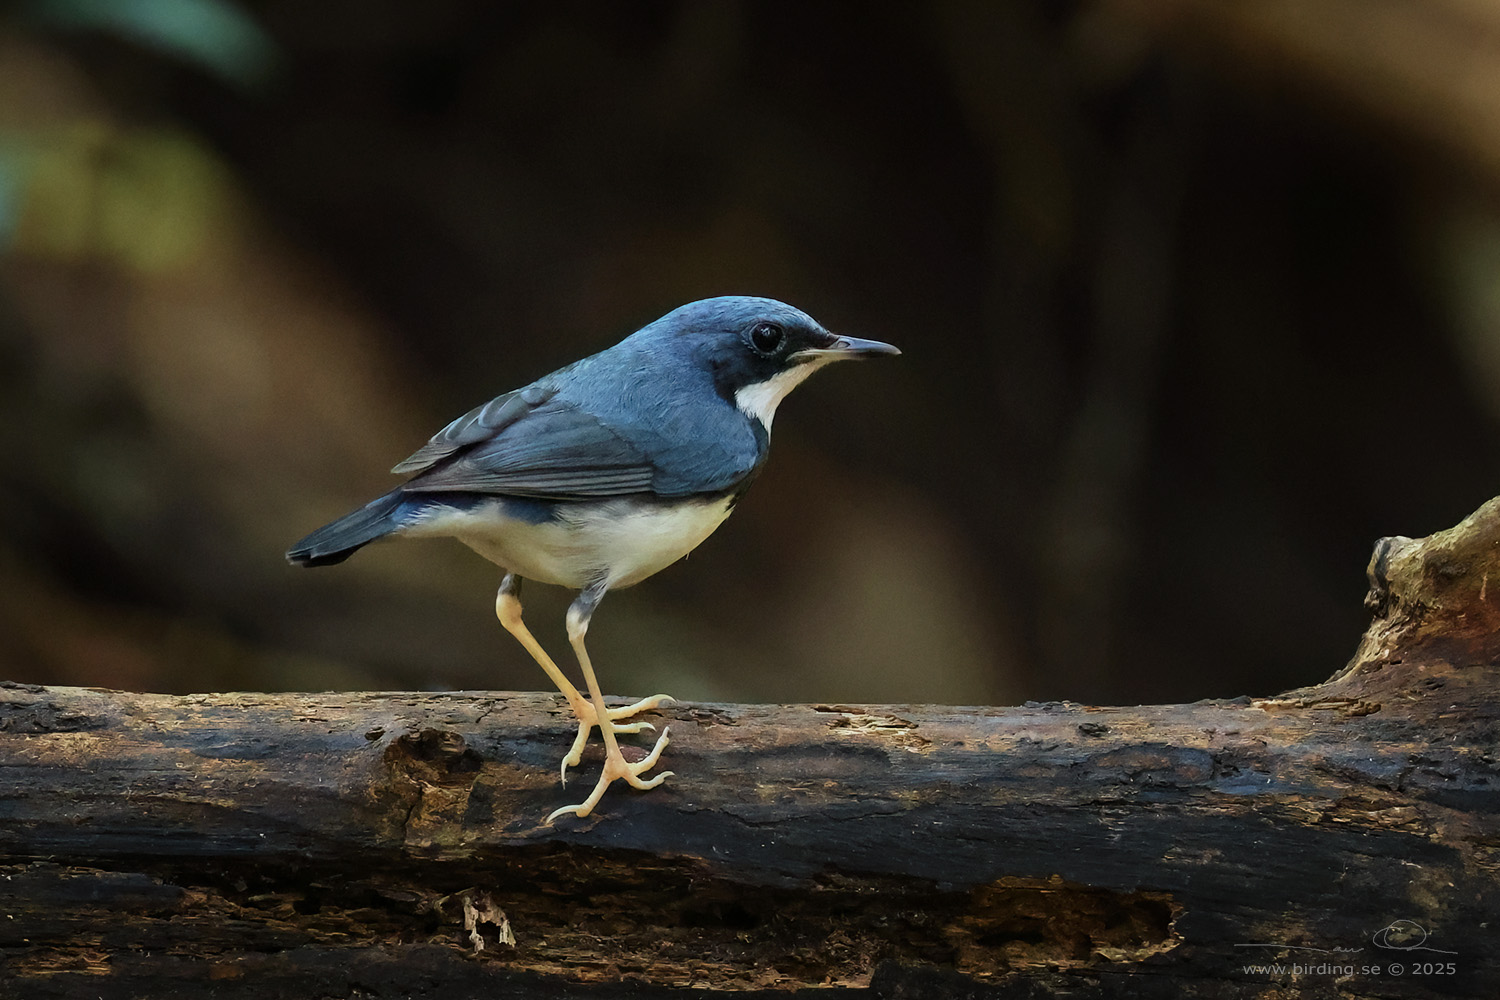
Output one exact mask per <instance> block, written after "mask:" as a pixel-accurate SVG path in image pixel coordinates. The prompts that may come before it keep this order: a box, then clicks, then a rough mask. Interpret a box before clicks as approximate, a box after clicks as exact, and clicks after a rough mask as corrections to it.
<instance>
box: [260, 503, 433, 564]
mask: <svg viewBox="0 0 1500 1000" xmlns="http://www.w3.org/2000/svg"><path fill="white" fill-rule="evenodd" d="M408 499H409V498H408V497H406V495H405V494H404V493H403V492H402V491H401V490H399V489H397V490H392V491H391V492H389V493H387V494H386V495H385V496H383V497H380V498H379V499H376V500H371V501H370V502H369V503H367V504H365V505H364V506H363V507H361V508H360V509H359V510H356V511H354V512H353V513H352V514H345V515H344V516H343V517H341V518H339V519H338V520H337V521H334V522H333V523H332V524H325V525H324V526H323V527H321V528H319V529H318V530H317V531H314V532H313V533H312V534H310V535H308V536H307V537H306V538H304V539H302V541H300V542H298V543H297V544H296V545H293V546H292V547H291V549H290V550H288V552H287V554H286V560H287V562H289V563H293V564H294V565H297V566H332V565H334V564H335V563H341V562H343V561H344V560H345V559H348V558H349V557H350V556H352V555H353V554H354V553H355V552H356V551H357V550H359V549H360V548H361V547H362V546H365V545H368V544H369V543H370V542H373V541H375V539H377V538H382V537H384V536H386V535H389V534H390V533H391V532H393V531H395V530H396V529H397V528H399V527H401V525H402V515H403V514H404V513H405V511H403V510H402V507H403V506H404V505H405V504H406V503H407V502H408Z"/></svg>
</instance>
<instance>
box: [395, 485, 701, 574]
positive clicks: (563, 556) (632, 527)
mask: <svg viewBox="0 0 1500 1000" xmlns="http://www.w3.org/2000/svg"><path fill="white" fill-rule="evenodd" d="M729 509H730V503H729V500H728V499H727V498H725V499H716V500H686V501H683V502H680V503H640V502H637V501H634V500H632V499H630V498H627V497H620V498H615V499H608V500H597V501H580V502H577V503H572V504H566V505H564V506H562V507H561V508H559V510H558V516H557V517H556V519H554V520H549V521H544V522H542V523H540V524H533V523H529V522H527V521H525V520H521V519H518V518H513V517H510V516H508V515H507V514H506V512H505V502H504V500H502V499H498V498H497V499H496V500H495V501H493V502H491V503H488V504H484V505H481V506H479V507H476V508H474V509H472V510H466V511H458V510H453V509H452V508H447V509H443V508H438V510H437V511H435V512H434V514H433V515H432V516H431V517H429V518H427V519H425V520H424V521H422V522H420V523H417V524H413V525H411V526H409V527H408V528H407V529H406V532H405V533H406V534H410V535H429V536H430V535H451V536H453V537H455V538H457V539H459V541H461V542H463V543H464V544H465V545H467V546H469V548H471V549H473V550H474V551H475V552H478V553H479V554H480V555H482V556H484V557H485V558H486V559H488V560H490V561H491V562H493V563H496V564H498V565H500V566H502V567H504V568H505V569H506V570H508V571H510V572H512V573H515V574H517V575H519V576H521V577H524V578H526V579H528V580H535V581H537V582H538V583H553V584H559V585H561V586H564V587H572V588H573V589H575V590H577V589H580V588H582V587H586V586H588V585H589V584H591V583H594V582H596V581H598V580H600V579H603V580H604V581H605V582H606V583H607V584H608V585H609V586H610V587H616V588H618V587H628V586H630V585H631V584H633V583H639V582H640V581H642V580H644V579H646V577H648V576H651V575H652V574H653V573H657V572H660V571H661V570H663V569H666V568H667V567H668V566H670V565H672V563H674V562H676V561H677V560H679V559H681V558H682V557H683V556H685V555H687V554H688V553H689V552H691V551H692V550H693V549H695V548H697V547H698V545H699V544H700V543H701V542H702V541H703V540H704V539H705V538H707V537H708V536H709V535H711V534H713V532H714V529H715V528H717V527H718V526H719V525H721V524H723V523H724V519H725V518H726V517H728V516H729Z"/></svg>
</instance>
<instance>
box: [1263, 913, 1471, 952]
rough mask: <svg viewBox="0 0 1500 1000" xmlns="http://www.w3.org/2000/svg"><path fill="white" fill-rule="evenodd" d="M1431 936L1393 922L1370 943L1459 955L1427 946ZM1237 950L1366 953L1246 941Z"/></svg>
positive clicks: (1415, 926)
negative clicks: (1265, 949)
mask: <svg viewBox="0 0 1500 1000" xmlns="http://www.w3.org/2000/svg"><path fill="white" fill-rule="evenodd" d="M1430 936H1431V935H1430V934H1428V933H1427V928H1425V927H1423V926H1422V925H1421V924H1419V923H1417V922H1416V921H1415V920H1406V919H1404V918H1403V919H1401V920H1392V921H1391V922H1390V923H1388V924H1386V925H1385V926H1384V927H1382V928H1380V930H1378V931H1376V932H1375V933H1374V934H1371V935H1370V943H1372V944H1373V945H1375V947H1377V948H1381V949H1384V950H1385V951H1430V952H1432V953H1434V954H1437V955H1457V954H1458V952H1456V951H1447V950H1445V949H1443V948H1433V947H1430V946H1429V945H1428V944H1427V939H1428V938H1429V937H1430ZM1235 947H1236V948H1283V949H1285V950H1287V951H1311V952H1317V953H1318V954H1320V955H1349V954H1353V953H1355V952H1360V951H1364V950H1365V949H1364V948H1363V947H1360V948H1339V947H1335V948H1314V947H1311V946H1310V945H1301V944H1282V943H1280V942H1277V941H1244V942H1241V943H1239V944H1236V945H1235Z"/></svg>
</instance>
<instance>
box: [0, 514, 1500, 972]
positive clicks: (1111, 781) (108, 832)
mask: <svg viewBox="0 0 1500 1000" xmlns="http://www.w3.org/2000/svg"><path fill="white" fill-rule="evenodd" d="M1369 572H1370V580H1371V590H1370V595H1369V598H1368V603H1369V604H1370V606H1371V607H1372V609H1373V611H1374V613H1375V620H1374V622H1373V624H1372V626H1371V628H1370V630H1369V632H1368V633H1367V634H1366V636H1365V637H1364V640H1363V641H1362V643H1361V645H1360V646H1359V649H1358V651H1357V653H1356V655H1355V657H1354V659H1353V660H1352V661H1351V662H1350V663H1349V664H1348V665H1347V666H1346V667H1345V668H1344V669H1343V670H1342V671H1340V672H1339V673H1338V674H1337V675H1335V676H1334V677H1333V678H1331V679H1330V680H1329V681H1328V682H1326V683H1324V684H1322V685H1319V686H1316V687H1312V688H1306V689H1301V690H1298V691H1293V692H1289V693H1287V694H1284V695H1281V696H1279V697H1272V698H1265V699H1252V698H1237V699H1232V700H1216V701H1204V702H1198V703H1196V704H1191V705H1169V706H1148V707H1139V708H1095V707H1088V706H1082V705H1074V704H1067V703H1048V704H1027V705H1026V706H1023V707H1020V708H1009V709H998V708H938V707H930V706H909V705H899V706H880V707H868V706H864V707H860V706H843V705H783V706H766V705H708V704H676V705H671V706H668V707H666V708H665V709H663V710H662V711H661V712H660V715H661V716H662V717H663V718H662V719H661V720H660V721H662V722H666V723H670V725H671V726H672V738H673V739H672V744H671V747H670V748H669V750H668V751H667V761H666V766H669V767H670V768H671V769H672V770H673V771H674V772H675V775H674V777H672V778H670V779H669V780H668V781H667V782H666V784H665V785H663V786H662V787H660V788H658V789H656V790H654V791H650V792H645V793H640V792H634V791H630V790H627V789H623V788H620V787H618V786H617V787H616V788H614V789H611V791H610V793H609V794H608V795H607V796H606V797H605V799H604V802H603V804H602V805H601V807H600V808H599V810H598V811H597V812H596V813H595V814H594V815H593V816H590V817H589V818H588V819H586V820H583V821H579V820H576V819H574V818H572V817H567V816H565V817H563V818H561V819H559V820H558V821H557V822H556V823H555V824H554V825H551V826H547V825H545V824H544V823H543V822H542V819H543V817H545V816H546V815H547V814H548V812H550V811H551V810H552V809H554V808H556V807H557V806H559V805H564V804H567V803H569V802H573V801H576V800H577V799H579V798H581V796H582V794H583V793H584V792H585V791H586V790H587V788H588V787H590V784H591V781H592V776H591V773H590V772H591V769H596V768H597V766H598V762H599V759H600V757H599V751H598V747H597V739H596V740H595V745H594V748H593V750H592V751H591V754H590V755H586V756H585V760H584V764H583V766H582V767H581V768H579V769H577V770H575V772H574V774H575V775H576V776H577V777H576V780H575V782H574V783H573V784H572V785H570V787H569V788H567V789H563V788H561V787H559V785H558V780H557V764H558V761H559V759H560V757H561V754H562V753H563V751H564V750H565V749H566V747H567V745H568V743H569V740H570V738H571V733H572V729H573V726H572V723H571V721H570V716H569V713H568V711H567V709H566V706H565V705H562V704H561V703H560V702H559V700H558V699H557V698H555V697H552V696H549V695H542V694H499V693H491V692H482V693H481V692H456V693H441V694H291V695H263V694H216V695H193V696H187V697H169V696H163V695H149V694H128V693H122V692H116V691H103V690H85V689H76V688H43V687H39V686H35V685H26V684H14V683H13V684H7V685H5V686H4V687H3V688H0V849H3V852H4V857H3V859H0V862H3V863H0V876H3V877H0V914H3V916H0V996H4V997H12V996H14V997H26V998H46V997H85V996H86V997H126V996H167V995H172V996H195V995H201V996H207V995H212V996H215V997H232V998H240V997H244V998H260V997H290V996H298V997H312V996H324V995H335V996H360V997H382V998H384V997H433V996H444V997H451V996H458V995H485V996H508V995H513V994H524V995H527V996H542V997H548V996H554V997H561V996H588V997H599V996H615V995H619V993H620V992H621V991H622V990H623V991H625V992H628V993H629V995H631V996H640V997H653V996H673V995H680V994H681V993H684V992H686V991H688V990H690V989H694V988H704V987H712V988H717V989H723V990H775V991H795V990H798V989H804V988H809V987H823V988H841V989H842V990H843V991H845V992H849V993H854V994H858V995H869V996H891V997H919V996H920V997H959V996H964V997H971V996H997V997H1000V996H1003V997H1032V996H1046V995H1052V994H1053V993H1061V992H1066V993H1067V995H1069V996H1073V997H1117V996H1118V997H1126V996H1129V997H1181V996H1189V997H1191V996H1213V997H1251V996H1255V997H1265V996H1291V995H1297V996H1337V997H1428V996H1455V995H1464V996H1496V995H1500V965H1497V962H1496V959H1495V951H1496V949H1495V927H1496V926H1497V925H1496V924H1495V921H1496V920H1497V918H1500V913H1497V902H1500V891H1497V888H1500V877H1497V858H1500V813H1497V805H1500V767H1497V763H1496V758H1495V753H1496V741H1497V734H1500V723H1497V704H1500V698H1497V693H1500V691H1497V680H1496V665H1497V654H1500V640H1497V638H1496V635H1497V625H1500V610H1497V609H1500V499H1497V500H1495V501H1491V502H1490V503H1489V504H1487V505H1486V506H1485V507H1483V508H1482V509H1481V510H1480V511H1478V512H1477V513H1476V514H1475V515H1473V516H1472V517H1471V518H1469V519H1468V520H1466V521H1465V522H1464V523H1463V524H1461V525H1459V526H1458V527H1457V528H1454V529H1452V530H1451V531H1447V532H1443V533H1440V534H1437V535H1434V536H1432V537H1430V538H1426V539H1422V540H1419V541H1413V540H1411V539H1406V538H1394V539H1383V540H1382V541H1381V542H1380V543H1379V544H1378V545H1377V547H1376V551H1375V556H1374V558H1373V559H1372V561H1371V564H1370V570H1369ZM1491 577H1493V578H1494V579H1493V582H1492V581H1491ZM1492 591H1493V595H1492V593H1491V592H1492ZM1205 655H1206V656H1207V655H1208V654H1205Z"/></svg>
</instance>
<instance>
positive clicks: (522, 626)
mask: <svg viewBox="0 0 1500 1000" xmlns="http://www.w3.org/2000/svg"><path fill="white" fill-rule="evenodd" d="M495 617H496V618H499V619H500V624H501V625H503V626H505V631H507V632H509V633H510V634H511V635H513V636H515V637H516V641H517V642H519V643H520V644H521V645H522V646H524V647H525V649H526V652H528V653H530V654H531V658H532V659H533V660H535V661H536V662H537V664H538V665H540V666H541V668H542V669H543V670H545V671H546V672H547V676H548V677H550V678H552V683H553V684H556V685H557V689H558V690H559V691H561V692H562V696H563V697H564V698H566V699H568V705H569V707H571V708H572V709H573V714H574V715H576V716H577V717H578V735H577V736H576V737H574V738H573V747H572V749H570V750H569V751H568V754H567V756H566V757H564V758H563V761H562V783H563V786H564V787H566V786H567V784H568V768H570V767H577V766H578V762H579V761H580V760H582V759H583V748H584V746H585V744H587V743H588V740H589V730H591V729H593V728H594V727H595V726H596V725H598V724H599V714H598V712H596V711H595V709H594V706H593V704H591V703H590V702H589V700H588V699H587V698H585V697H584V696H583V695H582V694H580V693H579V691H578V689H577V688H576V687H574V686H573V683H572V682H571V681H569V680H568V678H567V676H566V675H565V674H564V673H563V672H562V671H561V670H559V669H558V666H557V664H556V663H554V662H553V661H552V657H550V656H548V655H547V651H546V650H545V649H543V648H542V644H541V643H539V642H537V641H536V637H535V636H533V635H532V634H531V629H529V628H527V627H526V623H525V622H524V621H522V620H521V578H520V577H519V576H516V575H515V574H514V573H507V574H506V575H505V579H504V580H503V581H501V583H500V592H499V593H498V594H496V595H495ZM671 700H672V699H671V698H670V697H669V696H667V695H664V694H658V695H654V696H653V697H650V698H643V699H641V700H640V701H638V702H636V703H635V704H634V705H624V706H622V707H620V708H611V709H606V710H605V714H606V715H607V716H608V717H609V718H610V719H611V720H614V719H628V718H630V717H631V716H632V715H635V714H636V713H638V712H644V711H647V710H648V709H652V708H656V707H657V706H658V705H660V704H661V703H662V702H664V701H671ZM655 728H656V727H655V726H653V725H652V724H651V723H649V722H627V723H624V724H621V725H617V726H615V727H614V730H615V732H617V733H638V732H640V731H641V730H642V729H655Z"/></svg>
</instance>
